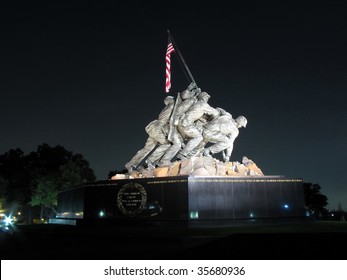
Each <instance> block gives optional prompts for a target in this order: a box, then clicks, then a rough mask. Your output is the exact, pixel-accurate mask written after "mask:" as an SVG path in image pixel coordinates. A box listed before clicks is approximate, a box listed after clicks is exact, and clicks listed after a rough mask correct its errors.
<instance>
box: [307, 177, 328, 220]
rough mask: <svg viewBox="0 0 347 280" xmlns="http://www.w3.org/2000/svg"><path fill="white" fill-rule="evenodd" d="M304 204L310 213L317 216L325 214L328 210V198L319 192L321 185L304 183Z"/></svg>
mask: <svg viewBox="0 0 347 280" xmlns="http://www.w3.org/2000/svg"><path fill="white" fill-rule="evenodd" d="M303 187H304V197H305V205H306V207H307V209H308V211H309V212H310V214H311V215H313V216H315V217H317V218H319V217H320V216H322V215H324V214H326V213H327V212H328V210H327V209H326V208H325V206H327V205H328V198H327V196H325V195H324V194H322V193H321V192H320V190H321V187H320V186H319V185H318V184H312V183H304V184H303Z"/></svg>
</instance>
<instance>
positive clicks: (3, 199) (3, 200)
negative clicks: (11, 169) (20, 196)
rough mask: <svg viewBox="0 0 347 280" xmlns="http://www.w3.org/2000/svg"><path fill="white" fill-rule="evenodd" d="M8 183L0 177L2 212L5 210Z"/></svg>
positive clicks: (0, 206) (0, 207) (0, 204)
mask: <svg viewBox="0 0 347 280" xmlns="http://www.w3.org/2000/svg"><path fill="white" fill-rule="evenodd" d="M7 186H8V181H7V180H6V179H5V178H4V177H3V176H0V210H1V209H4V208H5V203H6V190H7Z"/></svg>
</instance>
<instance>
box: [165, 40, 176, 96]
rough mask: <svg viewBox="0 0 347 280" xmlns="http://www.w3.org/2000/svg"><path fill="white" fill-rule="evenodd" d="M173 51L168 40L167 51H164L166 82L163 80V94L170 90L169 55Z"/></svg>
mask: <svg viewBox="0 0 347 280" xmlns="http://www.w3.org/2000/svg"><path fill="white" fill-rule="evenodd" d="M174 51H175V49H174V47H173V45H172V43H171V41H170V39H169V42H168V45H167V50H166V56H165V60H166V80H165V92H169V90H170V88H171V59H170V56H171V53H172V52H174Z"/></svg>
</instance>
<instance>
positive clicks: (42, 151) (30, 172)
mask: <svg viewBox="0 0 347 280" xmlns="http://www.w3.org/2000/svg"><path fill="white" fill-rule="evenodd" d="M95 179H96V177H95V175H94V171H93V170H92V169H91V168H90V167H89V162H88V161H87V160H86V159H84V157H83V156H82V155H81V154H76V153H73V152H71V151H67V150H66V149H65V148H64V147H62V146H60V145H57V146H55V147H51V146H49V145H48V144H46V143H44V144H42V145H39V146H38V148H37V150H36V151H35V152H31V153H29V154H28V155H24V153H23V151H22V150H21V149H11V150H10V151H8V152H7V153H5V154H3V155H0V198H1V190H2V189H3V188H5V197H6V202H7V204H8V205H11V204H13V203H15V204H18V205H20V206H22V207H23V206H25V205H32V206H34V205H43V206H44V207H49V208H54V206H55V205H56V200H57V192H58V191H60V190H64V189H67V188H71V187H74V186H76V185H79V184H83V183H86V182H93V181H95Z"/></svg>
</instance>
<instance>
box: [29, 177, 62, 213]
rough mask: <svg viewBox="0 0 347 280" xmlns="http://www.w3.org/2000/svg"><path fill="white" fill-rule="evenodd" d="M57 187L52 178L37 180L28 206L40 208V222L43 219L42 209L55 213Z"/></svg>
mask: <svg viewBox="0 0 347 280" xmlns="http://www.w3.org/2000/svg"><path fill="white" fill-rule="evenodd" d="M57 192H58V186H57V184H56V182H55V180H54V179H52V178H48V177H47V178H45V177H42V178H39V179H38V180H37V186H36V188H35V190H34V192H33V195H32V197H31V201H30V205H32V206H40V207H41V211H40V220H42V219H43V212H44V208H45V207H47V208H49V209H51V210H53V211H54V212H55V213H56V210H55V206H56V205H57Z"/></svg>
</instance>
